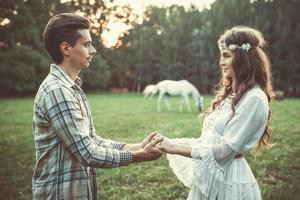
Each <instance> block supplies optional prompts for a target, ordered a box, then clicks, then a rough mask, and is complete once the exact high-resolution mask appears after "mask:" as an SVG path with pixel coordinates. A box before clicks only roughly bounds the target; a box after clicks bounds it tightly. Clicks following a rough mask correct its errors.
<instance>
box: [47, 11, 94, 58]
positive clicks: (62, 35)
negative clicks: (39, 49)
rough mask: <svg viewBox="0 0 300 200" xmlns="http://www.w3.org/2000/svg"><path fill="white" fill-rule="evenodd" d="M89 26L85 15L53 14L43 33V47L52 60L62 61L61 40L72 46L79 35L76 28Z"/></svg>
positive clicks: (87, 27)
mask: <svg viewBox="0 0 300 200" xmlns="http://www.w3.org/2000/svg"><path fill="white" fill-rule="evenodd" d="M89 28H90V22H89V20H88V19H87V18H85V17H82V16H79V15H76V14H73V13H61V14H58V15H55V16H53V17H52V18H51V19H50V20H49V22H48V24H47V26H46V27H45V29H44V33H43V42H44V46H45V49H46V51H47V53H48V55H49V56H50V57H51V59H52V60H53V62H54V63H56V64H59V63H61V62H62V61H63V55H62V53H61V51H60V47H59V46H60V44H61V43H62V42H67V43H68V44H70V45H71V46H74V45H75V44H76V42H77V40H78V39H79V38H80V37H81V35H80V34H79V33H78V31H77V30H78V29H89Z"/></svg>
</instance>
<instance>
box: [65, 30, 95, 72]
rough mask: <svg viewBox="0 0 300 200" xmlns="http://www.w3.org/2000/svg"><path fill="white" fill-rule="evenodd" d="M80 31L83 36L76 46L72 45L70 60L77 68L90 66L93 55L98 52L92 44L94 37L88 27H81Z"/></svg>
mask: <svg viewBox="0 0 300 200" xmlns="http://www.w3.org/2000/svg"><path fill="white" fill-rule="evenodd" d="M78 33H79V34H80V35H81V37H80V38H79V39H78V40H77V42H76V44H75V46H73V47H70V56H69V61H70V63H71V64H72V66H74V67H75V68H77V69H85V68H88V67H89V65H90V62H91V61H92V58H93V56H94V55H95V54H96V53H97V51H96V49H95V48H94V47H93V46H92V39H91V35H90V32H89V30H88V29H80V30H78Z"/></svg>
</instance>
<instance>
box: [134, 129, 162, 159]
mask: <svg viewBox="0 0 300 200" xmlns="http://www.w3.org/2000/svg"><path fill="white" fill-rule="evenodd" d="M156 135H157V132H153V133H150V134H149V135H148V136H147V137H146V138H145V139H144V140H143V142H141V143H140V147H141V148H140V149H139V150H137V151H133V152H132V155H133V162H143V161H150V160H156V159H158V158H159V157H161V156H162V154H163V152H162V151H161V150H160V149H159V148H157V147H156V145H157V144H158V143H160V142H162V141H163V139H164V138H163V137H161V136H156ZM155 136H156V137H155ZM154 137H155V138H154Z"/></svg>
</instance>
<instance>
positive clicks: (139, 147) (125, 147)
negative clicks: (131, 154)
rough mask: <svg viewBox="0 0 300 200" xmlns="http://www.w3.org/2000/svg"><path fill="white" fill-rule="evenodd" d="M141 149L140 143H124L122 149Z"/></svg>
mask: <svg viewBox="0 0 300 200" xmlns="http://www.w3.org/2000/svg"><path fill="white" fill-rule="evenodd" d="M141 149H142V145H141V144H140V143H134V144H126V145H125V146H124V147H123V148H122V150H129V151H138V150H141Z"/></svg>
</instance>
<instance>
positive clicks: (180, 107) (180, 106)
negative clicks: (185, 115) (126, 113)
mask: <svg viewBox="0 0 300 200" xmlns="http://www.w3.org/2000/svg"><path fill="white" fill-rule="evenodd" d="M183 103H184V99H183V98H180V103H179V112H182V105H183Z"/></svg>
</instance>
